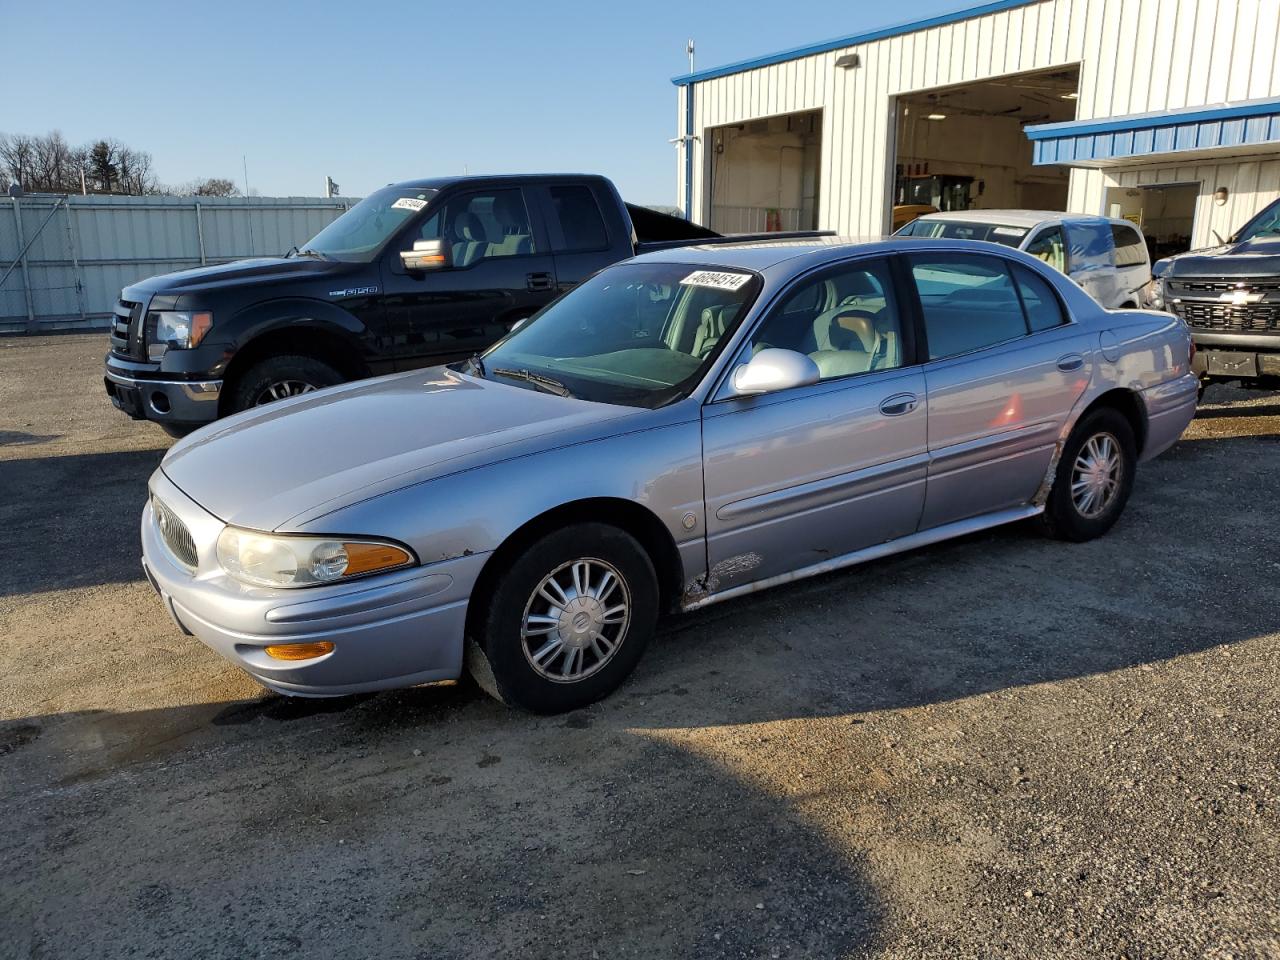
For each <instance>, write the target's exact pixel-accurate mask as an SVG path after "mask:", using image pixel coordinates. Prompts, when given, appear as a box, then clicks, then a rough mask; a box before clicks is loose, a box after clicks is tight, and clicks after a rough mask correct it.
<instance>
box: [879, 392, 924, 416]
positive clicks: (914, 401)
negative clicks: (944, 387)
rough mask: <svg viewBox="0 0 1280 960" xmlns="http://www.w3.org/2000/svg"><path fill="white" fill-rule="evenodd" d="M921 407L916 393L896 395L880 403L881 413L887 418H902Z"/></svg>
mask: <svg viewBox="0 0 1280 960" xmlns="http://www.w3.org/2000/svg"><path fill="white" fill-rule="evenodd" d="M918 406H920V398H919V397H917V396H916V395H915V394H914V393H896V394H894V395H893V396H892V397H889V398H888V399H886V400H882V401H881V402H880V412H881V413H883V414H884V415H885V416H886V417H900V416H902V415H903V414H904V413H910V412H911V411H912V410H914V409H915V408H916V407H918Z"/></svg>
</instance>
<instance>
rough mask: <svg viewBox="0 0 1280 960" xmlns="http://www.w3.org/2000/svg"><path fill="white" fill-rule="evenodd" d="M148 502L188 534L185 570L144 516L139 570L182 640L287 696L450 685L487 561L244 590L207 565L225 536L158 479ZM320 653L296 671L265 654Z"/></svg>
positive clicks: (476, 558)
mask: <svg viewBox="0 0 1280 960" xmlns="http://www.w3.org/2000/svg"><path fill="white" fill-rule="evenodd" d="M151 492H152V494H153V496H155V497H157V498H159V499H160V500H161V501H163V502H164V504H165V505H166V506H168V507H169V509H170V510H171V511H172V512H173V513H174V514H176V515H177V517H178V518H179V519H180V520H182V522H183V523H184V524H185V525H186V527H187V529H188V531H189V532H190V534H191V538H192V540H193V541H194V543H195V545H196V549H197V553H198V557H199V559H198V563H197V565H196V567H195V569H194V570H193V569H191V568H189V567H187V566H185V565H184V564H182V563H181V562H179V560H178V559H177V558H176V556H175V555H174V554H173V553H172V552H171V551H170V549H169V548H168V546H167V545H166V544H165V542H164V540H163V538H162V537H161V535H160V531H159V527H158V525H157V524H156V522H155V518H154V515H153V512H152V508H151V504H150V502H148V504H147V506H146V507H145V508H144V510H143V513H142V565H143V569H144V571H145V572H146V575H147V579H148V580H150V581H151V584H152V586H154V587H155V588H156V591H157V592H158V593H159V594H160V597H161V600H162V601H163V603H164V606H165V608H166V610H167V611H168V613H169V615H170V616H171V617H172V618H173V620H174V622H175V623H176V624H177V625H178V627H179V628H180V629H181V630H183V632H185V633H187V634H190V635H192V636H195V637H196V638H197V639H199V640H200V641H201V642H202V643H204V644H205V645H206V646H208V647H210V648H211V649H213V650H214V651H215V652H217V653H219V654H220V655H222V656H223V657H224V658H226V659H227V660H230V661H231V662H232V663H234V664H235V665H236V666H238V667H240V668H241V669H242V670H244V671H245V672H247V673H249V674H250V675H251V676H253V677H254V679H256V680H257V681H258V682H259V683H261V684H263V686H266V687H268V688H269V689H271V690H275V691H276V692H278V693H284V694H290V695H294V696H312V697H332V696H342V695H345V694H352V693H364V692H367V691H372V690H384V689H391V688H395V687H407V686H412V685H414V684H418V683H427V682H430V681H435V680H453V679H457V678H458V677H459V676H460V675H461V672H462V652H463V635H464V628H465V622H466V615H467V603H468V601H469V598H470V594H471V588H472V586H473V584H474V583H475V579H476V577H477V576H478V575H479V573H480V569H481V567H482V566H483V565H484V561H485V559H486V558H487V554H474V555H471V556H467V557H459V558H456V559H453V560H445V561H441V562H439V563H433V564H429V565H427V566H420V567H415V568H413V569H410V570H405V571H399V572H396V573H392V574H386V575H382V576H375V577H370V578H368V579H365V580H357V581H352V582H350V583H343V584H334V585H332V586H327V587H308V588H303V589H297V590H267V589H259V588H253V587H248V586H245V585H243V584H241V583H239V582H238V581H235V580H233V579H231V578H230V577H228V576H227V575H226V574H225V573H223V572H222V570H221V568H220V567H219V566H218V563H217V558H216V556H215V550H216V543H217V537H218V534H219V533H220V532H221V530H222V528H223V526H224V524H223V523H222V521H220V520H218V519H217V518H216V517H213V516H212V515H210V514H209V513H207V512H205V511H204V510H203V509H202V508H200V507H199V505H198V504H196V503H195V502H194V501H192V500H191V499H190V498H188V497H187V496H186V495H185V494H183V493H182V492H181V491H180V490H179V489H178V488H177V487H176V486H174V485H173V484H172V483H171V482H170V481H169V480H168V478H167V477H165V476H164V474H163V473H162V472H161V471H156V473H155V474H154V475H153V477H152V480H151ZM317 641H329V642H331V643H332V644H333V645H334V647H333V650H332V651H331V652H329V653H327V654H324V655H323V656H320V657H316V658H314V659H311V660H304V661H282V660H275V659H273V658H272V657H270V656H268V654H267V653H266V650H265V648H266V647H267V646H268V645H271V644H288V643H314V642H317Z"/></svg>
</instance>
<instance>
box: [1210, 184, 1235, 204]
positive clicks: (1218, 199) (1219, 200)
mask: <svg viewBox="0 0 1280 960" xmlns="http://www.w3.org/2000/svg"><path fill="white" fill-rule="evenodd" d="M1230 195H1231V194H1229V193H1228V192H1227V188H1226V187H1219V188H1218V189H1217V190H1215V191H1213V202H1214V203H1216V204H1217V205H1218V206H1220V207H1225V206H1226V205H1227V197H1229V196H1230Z"/></svg>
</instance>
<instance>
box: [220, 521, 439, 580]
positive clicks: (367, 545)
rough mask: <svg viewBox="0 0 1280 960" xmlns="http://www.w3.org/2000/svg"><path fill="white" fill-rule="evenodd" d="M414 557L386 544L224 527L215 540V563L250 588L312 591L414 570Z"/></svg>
mask: <svg viewBox="0 0 1280 960" xmlns="http://www.w3.org/2000/svg"><path fill="white" fill-rule="evenodd" d="M416 562H417V559H416V558H415V557H414V555H413V554H412V553H410V552H409V551H408V550H406V549H405V548H404V547H401V546H398V545H396V544H394V543H389V542H387V541H385V540H356V539H348V538H345V537H282V536H276V535H275V534H270V533H257V532H256V531H253V530H241V529H239V528H238V527H227V528H225V529H224V530H223V531H222V533H221V534H220V535H219V537H218V563H219V564H221V565H222V569H223V570H225V571H226V572H227V573H228V574H230V575H231V576H232V577H234V578H235V579H237V580H239V581H240V582H241V583H246V584H249V585H250V586H254V587H314V586H317V585H319V584H324V583H336V582H338V581H340V580H354V579H356V578H357V577H367V576H369V575H370V574H374V573H385V572H387V571H389V570H398V569H400V568H401V567H408V566H412V565H413V564H415V563H416Z"/></svg>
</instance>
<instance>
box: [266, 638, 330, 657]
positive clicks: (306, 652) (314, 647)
mask: <svg viewBox="0 0 1280 960" xmlns="http://www.w3.org/2000/svg"><path fill="white" fill-rule="evenodd" d="M266 650H267V656H268V657H272V658H274V659H276V660H314V659H315V658H316V657H323V656H324V655H325V654H326V653H332V652H333V644H332V643H330V642H329V641H328V640H318V641H316V642H315V643H277V644H272V645H271V646H269V647H267V648H266Z"/></svg>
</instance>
